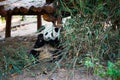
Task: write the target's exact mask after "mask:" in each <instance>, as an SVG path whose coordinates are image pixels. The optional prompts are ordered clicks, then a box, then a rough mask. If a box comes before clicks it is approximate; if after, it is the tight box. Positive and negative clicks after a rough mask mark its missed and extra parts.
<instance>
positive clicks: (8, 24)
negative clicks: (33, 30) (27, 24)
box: [5, 15, 12, 38]
mask: <svg viewBox="0 0 120 80" xmlns="http://www.w3.org/2000/svg"><path fill="white" fill-rule="evenodd" d="M11 20H12V15H6V29H5V38H7V37H11Z"/></svg>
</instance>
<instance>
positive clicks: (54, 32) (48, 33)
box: [38, 25, 61, 41]
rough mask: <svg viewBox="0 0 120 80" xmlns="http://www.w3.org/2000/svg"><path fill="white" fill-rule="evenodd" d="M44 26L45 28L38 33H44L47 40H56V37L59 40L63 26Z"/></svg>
mask: <svg viewBox="0 0 120 80" xmlns="http://www.w3.org/2000/svg"><path fill="white" fill-rule="evenodd" d="M44 27H45V28H44V29H43V30H42V31H41V32H39V33H38V34H43V38H44V40H45V41H49V40H55V39H56V38H58V40H59V38H60V30H61V28H57V27H55V26H54V25H45V26H44Z"/></svg>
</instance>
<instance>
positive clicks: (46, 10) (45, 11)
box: [0, 0, 61, 37]
mask: <svg viewBox="0 0 120 80" xmlns="http://www.w3.org/2000/svg"><path fill="white" fill-rule="evenodd" d="M53 1H54V0H0V15H1V16H4V17H5V19H6V31H5V37H10V36H11V20H12V16H13V15H37V28H38V29H39V27H40V26H41V24H42V22H41V15H43V16H44V19H45V20H47V21H51V22H54V21H55V20H57V18H56V17H54V14H55V12H56V9H55V8H54V7H53V5H54V4H53V3H51V2H53ZM51 14H52V15H51ZM58 19H59V21H58V22H61V21H60V17H58Z"/></svg>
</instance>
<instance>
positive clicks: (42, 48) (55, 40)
mask: <svg viewBox="0 0 120 80" xmlns="http://www.w3.org/2000/svg"><path fill="white" fill-rule="evenodd" d="M60 30H61V28H57V27H55V26H54V25H51V26H50V25H48V26H47V25H45V26H44V28H43V27H42V29H41V30H40V31H39V32H38V33H37V34H38V36H37V40H36V42H35V44H34V46H33V49H32V50H31V51H30V54H31V55H33V56H34V57H35V58H37V59H40V60H41V59H44V58H49V57H52V56H54V55H56V53H58V52H59V49H58V45H59V42H60ZM58 54H59V53H58Z"/></svg>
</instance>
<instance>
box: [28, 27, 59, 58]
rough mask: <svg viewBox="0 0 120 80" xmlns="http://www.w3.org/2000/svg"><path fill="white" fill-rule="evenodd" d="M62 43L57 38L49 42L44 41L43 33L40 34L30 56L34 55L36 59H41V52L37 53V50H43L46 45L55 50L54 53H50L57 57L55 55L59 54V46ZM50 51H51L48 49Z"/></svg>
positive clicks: (56, 29)
mask: <svg viewBox="0 0 120 80" xmlns="http://www.w3.org/2000/svg"><path fill="white" fill-rule="evenodd" d="M54 30H55V31H56V32H58V30H59V28H54ZM47 33H48V32H46V33H45V34H46V35H47ZM52 35H53V33H51V36H52ZM59 43H60V40H59V39H58V37H56V38H55V39H54V40H52V39H50V40H49V41H46V40H44V35H43V34H42V33H40V34H39V35H38V36H37V40H36V42H35V44H34V46H33V49H32V50H31V51H30V54H32V55H33V56H34V57H35V58H39V55H40V51H36V50H35V49H37V48H42V47H44V46H46V45H49V47H48V48H50V47H51V48H55V50H54V51H51V52H49V53H52V54H53V55H56V54H54V53H57V52H58V45H59ZM48 50H49V49H48Z"/></svg>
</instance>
